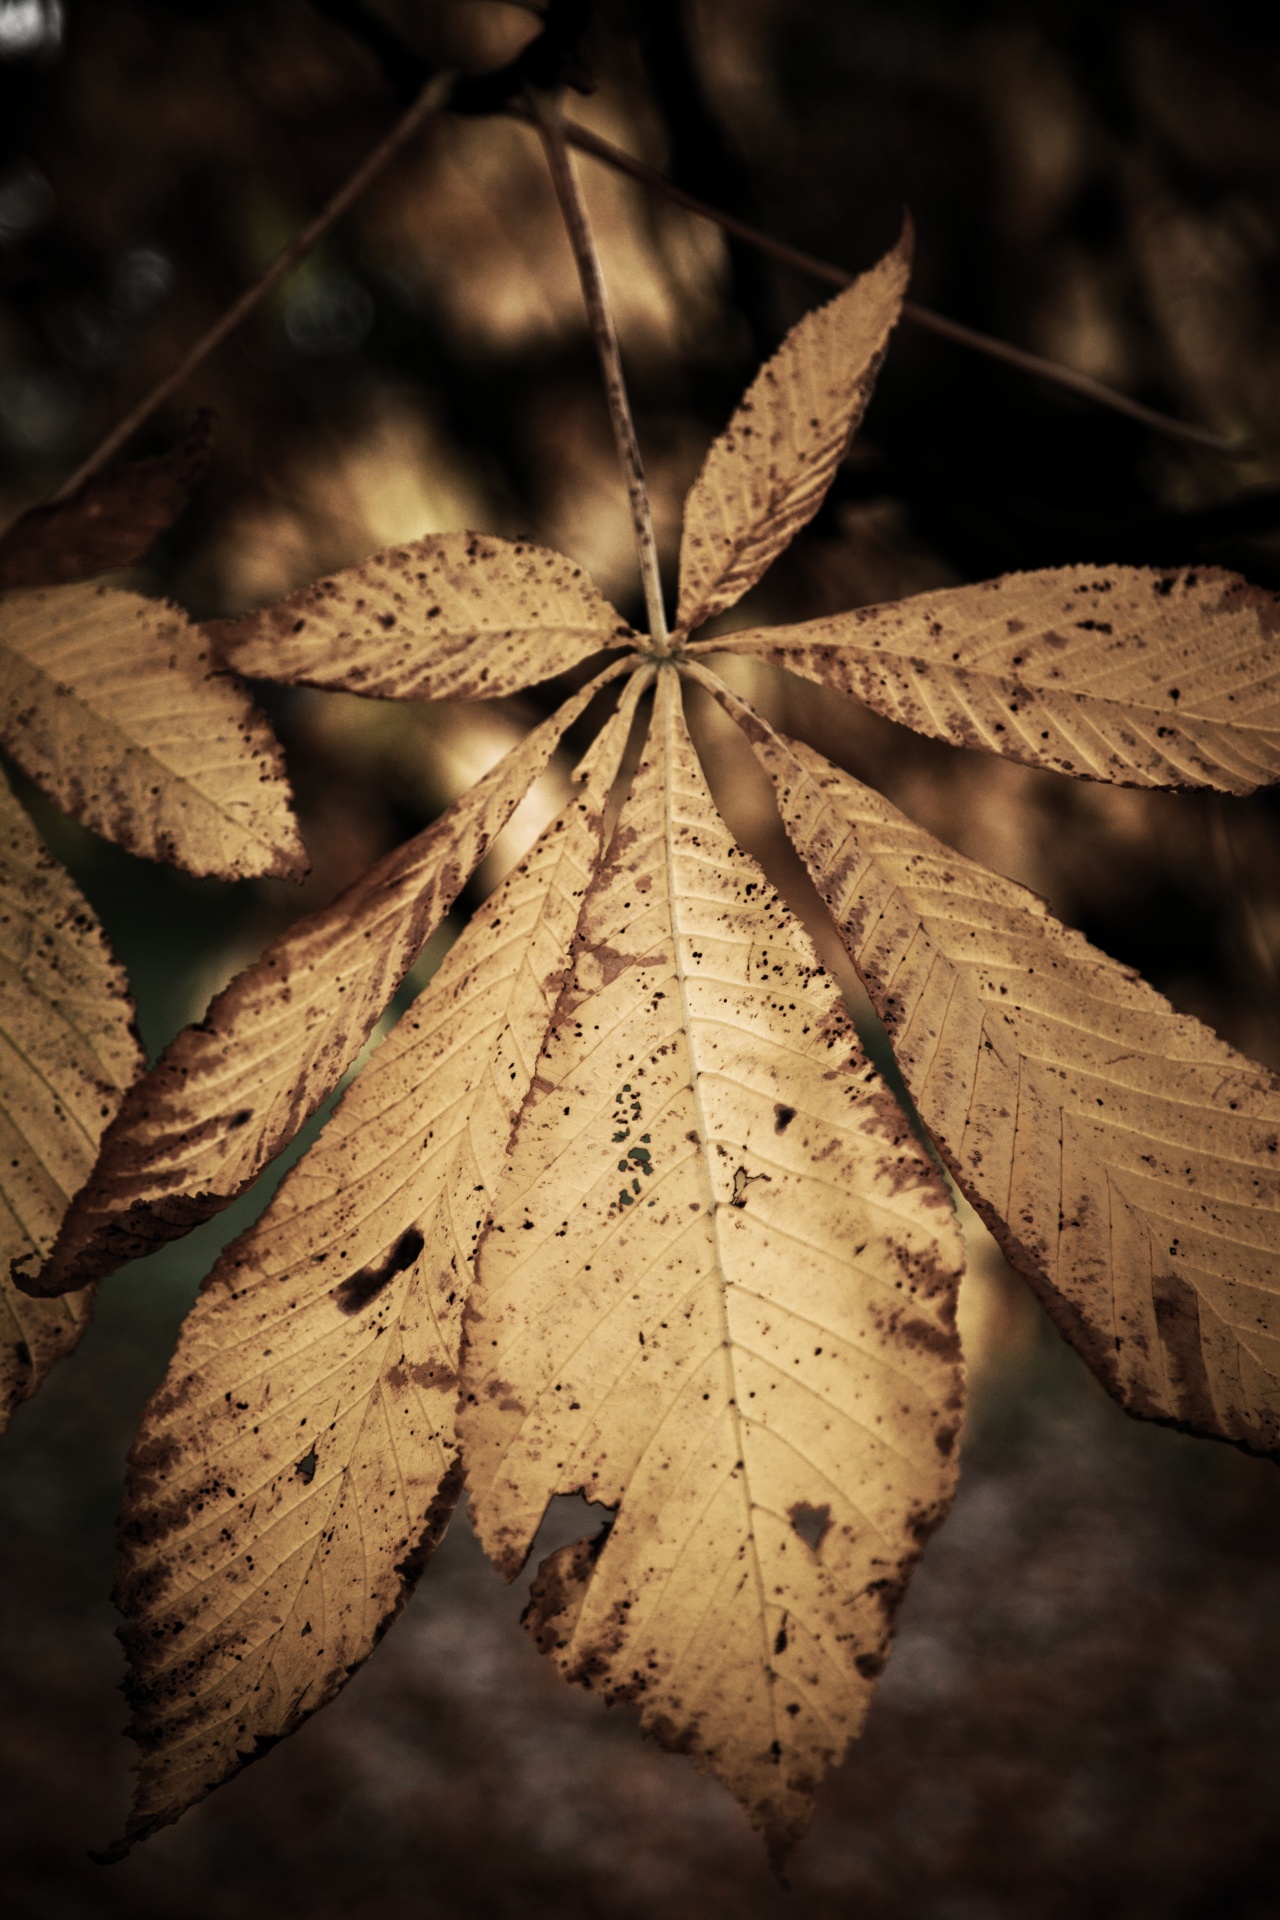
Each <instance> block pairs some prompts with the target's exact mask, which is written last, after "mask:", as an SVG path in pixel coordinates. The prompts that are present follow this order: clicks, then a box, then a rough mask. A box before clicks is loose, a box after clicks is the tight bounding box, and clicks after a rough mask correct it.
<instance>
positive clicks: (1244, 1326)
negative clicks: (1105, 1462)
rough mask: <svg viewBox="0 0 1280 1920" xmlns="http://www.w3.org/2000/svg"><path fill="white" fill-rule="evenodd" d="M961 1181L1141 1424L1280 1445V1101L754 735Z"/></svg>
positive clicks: (1267, 1086) (1245, 1066)
mask: <svg viewBox="0 0 1280 1920" xmlns="http://www.w3.org/2000/svg"><path fill="white" fill-rule="evenodd" d="M752 731H753V732H754V735H755V743H756V748H757V751H758V753H759V754H760V757H761V759H762V760H763V762H764V764H765V766H766V767H767V768H768V769H769V772H770V773H771V774H772V775H773V778H774V783H775V786H776V788H777V792H778V798H779V803H780V805H781V809H782V816H783V819H784V821H785V822H786V825H787V830H788V832H789V833H790V835H791V838H792V839H793V841H794V842H795V845H796V847H797V848H798V850H799V852H800V854H801V856H802V858H803V859H804V861H805V864H806V866H807V867H808V868H809V871H810V873H811V874H812V875H813V878H814V880H815V882H816V883H817V885H818V888H819V890H820V891H821V892H822V894H823V896H824V898H825V899H826V901H827V904H828V906H829V907H830V908H831V912H832V914H833V916H834V918H835V921H836V924H837V926H838V927H839V928H840V931H841V933H842V935H843V936H844V940H845V944H846V945H847V947H848V949H849V952H850V954H851V955H852V957H853V960H854V962H855V964H856V966H857V968H858V971H859V973H861V975H862V977H863V979H864V980H865V982H866V985H867V990H868V992H869V993H870V995H871V998H872V1000H873V1002H874V1003H875V1007H876V1011H877V1012H878V1013H879V1015H880V1017H881V1019H882V1020H883V1021H884V1023H885V1025H886V1027H887V1028H888V1030H889V1034H890V1037H891V1039H892V1041H893V1046H894V1052H895V1053H896V1055H897V1058H898V1063H899V1065H900V1066H901V1068H902V1072H903V1077H904V1078H905V1080H906V1083H907V1085H908V1087H909V1088H910V1090H911V1094H912V1097H913V1098H914V1100H915V1102H916V1104H917V1106H918V1107H919V1109H920V1112H921V1114H922V1116H923V1118H924V1120H925V1123H926V1124H927V1126H928V1127H929V1130H930V1132H931V1133H932V1134H933V1136H934V1138H935V1139H936V1140H937V1141H938V1143H939V1145H940V1147H941V1148H942V1150H943V1153H944V1154H945V1156H946V1158H947V1160H948V1162H949V1163H950V1165H951V1167H952V1170H953V1172H954V1173H955V1176H956V1179H957V1180H958V1181H959V1183H960V1185H961V1186H962V1187H963V1188H964V1190H965V1192H966V1193H967V1194H968V1195H969V1197H970V1198H971V1199H972V1201H973V1202H974V1204H975V1205H976V1206H977V1207H978V1208H979V1210H980V1211H981V1212H982V1214H983V1217H984V1218H985V1219H986V1221H987V1223H988V1225H989V1226H990V1227H991V1228H992V1230H993V1232H994V1233H995V1234H996V1236H997V1238H998V1239H999V1240H1000V1241H1001V1243H1002V1245H1003V1246H1004V1248H1005V1251H1006V1253H1007V1254H1008V1256H1009V1258H1010V1260H1011V1261H1012V1262H1013V1264H1014V1265H1015V1266H1017V1267H1019V1268H1020V1269H1021V1271H1022V1272H1023V1273H1025V1274H1026V1275H1027V1276H1028V1277H1029V1278H1030V1279H1031V1280H1032V1282H1033V1283H1034V1285H1035V1287H1036V1289H1037V1291H1038V1293H1039V1294H1040V1296H1041V1298H1042V1299H1043V1300H1044V1302H1045V1304H1046V1306H1047V1307H1048V1309H1049V1311H1050V1312H1051V1313H1052V1314H1053V1316H1054V1318H1055V1319H1056V1320H1057V1322H1058V1324H1059V1326H1060V1327H1061V1328H1062V1330H1063V1332H1064V1333H1065V1334H1066V1336H1067V1338H1068V1339H1069V1340H1070V1341H1071V1342H1072V1343H1073V1345H1075V1346H1076V1347H1078V1348H1079V1349H1080V1351H1081V1353H1082V1354H1083V1355H1084V1357H1085V1359H1086V1360H1087V1361H1088V1362H1089V1364H1090V1366H1091V1367H1092V1368H1093V1369H1094V1371H1095V1372H1096V1373H1097V1374H1098V1376H1099V1377H1100V1379H1102V1381H1103V1382H1104V1384H1105V1385H1106V1386H1107V1387H1108V1388H1109V1389H1110V1390H1111V1392H1112V1393H1114V1394H1115V1396H1116V1397H1117V1399H1119V1400H1120V1401H1121V1402H1122V1404H1123V1405H1124V1406H1126V1407H1127V1408H1128V1409H1129V1411H1130V1412H1132V1413H1136V1414H1141V1415H1143V1416H1145V1417H1147V1418H1150V1419H1156V1420H1165V1421H1174V1422H1176V1423H1177V1424H1179V1425H1183V1426H1187V1427H1189V1428H1191V1429H1193V1430H1194V1431H1195V1432H1197V1433H1205V1434H1212V1435H1216V1436H1218V1437H1220V1438H1222V1439H1226V1440H1234V1441H1237V1442H1239V1443H1240V1444H1241V1445H1243V1446H1246V1447H1249V1448H1251V1449H1255V1450H1259V1451H1264V1452H1270V1451H1274V1450H1275V1449H1276V1448H1277V1447H1280V1273H1278V1271H1277V1247H1278V1246H1280V1082H1278V1081H1277V1079H1276V1077H1275V1076H1274V1075H1273V1074H1270V1073H1268V1072H1266V1071H1265V1069H1264V1068H1262V1067H1260V1066H1258V1065H1256V1064H1255V1063H1254V1062H1253V1061H1251V1060H1246V1059H1245V1058H1244V1057H1243V1056H1242V1055H1240V1054H1238V1053H1236V1052H1234V1051H1233V1050H1232V1049H1231V1048H1230V1047H1228V1046H1226V1045H1225V1044H1224V1043H1223V1042H1222V1041H1221V1040H1219V1039H1218V1038H1217V1037H1216V1036H1215V1035H1214V1034H1212V1033H1211V1032H1210V1031H1209V1030H1208V1028H1206V1027H1203V1026H1201V1025H1200V1023H1199V1021H1197V1020H1191V1019H1188V1018H1187V1017H1186V1016H1185V1015H1183V1014H1178V1013H1175V1012H1174V1011H1173V1009H1172V1007H1170V1005H1169V1003H1168V1001H1166V1000H1164V999H1162V998H1161V996H1160V995H1159V994H1158V993H1156V992H1155V991H1154V989H1153V988H1151V987H1149V986H1147V985H1146V983H1145V982H1144V981H1143V980H1141V979H1140V978H1139V977H1138V975H1137V974H1135V973H1133V972H1131V971H1130V969H1129V968H1127V967H1122V966H1119V965H1118V964H1117V963H1116V962H1115V961H1114V960H1110V959H1108V958H1107V956H1106V955H1105V954H1103V953H1099V952H1098V951H1097V949H1096V948H1094V947H1091V946H1090V945H1089V943H1088V941H1087V940H1085V939H1083V938H1082V936H1081V935H1080V934H1078V933H1074V932H1072V931H1071V930H1070V929H1069V928H1067V927H1064V926H1062V925H1061V924H1060V923H1059V922H1058V921H1057V920H1055V919H1054V918H1053V916H1052V915H1051V914H1050V913H1049V911H1048V910H1047V908H1046V907H1045V906H1044V904H1043V902H1042V901H1040V900H1038V899H1037V898H1036V897H1035V895H1034V894H1031V893H1028V892H1027V891H1026V889H1025V888H1023V887H1019V886H1015V885H1014V884H1013V882H1012V881H1009V880H1004V879H1001V878H1000V877H999V876H998V875H996V874H993V873H991V872H989V871H988V870H987V869H986V868H985V867H982V866H979V865H978V863H977V862H976V861H973V860H966V859H962V858H961V856H960V855H959V854H957V853H953V852H952V850H951V849H950V848H949V847H945V846H943V845H942V844H941V843H940V842H939V841H937V840H935V839H933V838H932V837H931V835H929V834H927V833H924V832H922V831H921V829H920V828H919V827H916V826H913V825H912V823H911V822H910V821H909V820H906V819H904V818H903V816H902V815H901V814H900V813H898V812H896V810H895V809H894V808H893V807H891V806H890V805H889V803H888V801H887V800H884V799H882V798H881V796H880V795H879V794H876V793H873V792H872V791H871V790H870V788H868V787H864V786H862V785H861V784H860V783H859V782H858V781H856V780H854V779H853V778H852V776H851V775H849V774H845V773H840V772H838V771H837V770H836V769H835V768H834V767H832V766H830V765H829V764H828V763H827V762H826V761H825V760H823V758H822V757H821V755H820V754H817V753H815V752H814V751H813V750H812V748H810V747H806V746H802V745H799V744H797V743H795V742H791V741H784V740H782V739H781V738H780V737H779V736H776V735H774V736H772V737H769V736H768V734H767V733H766V732H765V731H764V730H763V729H762V727H761V725H760V723H759V722H756V723H755V726H754V728H753V729H752Z"/></svg>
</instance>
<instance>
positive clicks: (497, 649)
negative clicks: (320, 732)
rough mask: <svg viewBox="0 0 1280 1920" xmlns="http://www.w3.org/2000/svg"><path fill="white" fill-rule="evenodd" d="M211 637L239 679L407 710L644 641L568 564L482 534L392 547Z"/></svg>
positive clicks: (524, 543)
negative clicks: (343, 694) (336, 691)
mask: <svg viewBox="0 0 1280 1920" xmlns="http://www.w3.org/2000/svg"><path fill="white" fill-rule="evenodd" d="M214 632H215V637H216V639H217V643H218V645H219V647H220V648H221V649H222V651H223V652H224V654H225V655H226V658H227V659H228V660H230V662H231V664H232V665H233V666H234V667H237V668H238V669H239V670H240V672H242V673H247V674H258V675H264V676H266V677H268V678H270V679H272V680H287V681H289V682H302V683H304V684H305V685H308V686H313V687H344V688H346V689H347V691H348V692H350V693H374V694H381V695H383V696H384V697H388V698H393V699H398V700H489V699H496V698H497V697H498V696H499V695H501V694H508V693H515V692H517V691H518V690H519V689H520V688H521V687H528V686H531V685H533V684H534V683H536V682H537V681H539V680H550V679H553V678H554V677H555V675H557V674H560V673H565V672H567V671H568V669H569V668H570V667H575V666H577V665H578V664H579V663H580V662H581V661H583V660H586V659H587V658H588V657H589V656H590V655H591V654H593V653H598V652H599V651H600V650H601V649H602V648H606V647H623V646H629V645H631V644H632V643H633V642H634V640H635V638H636V636H635V635H634V634H633V633H632V631H631V629H630V627H629V626H628V625H627V623H626V621H625V620H623V619H622V618H621V616H620V615H619V614H618V613H617V612H616V610H615V609H614V608H613V607H611V606H610V605H609V602H608V601H607V600H606V599H604V598H603V596H602V595H601V594H600V593H598V592H597V591H596V589H595V587H594V586H593V585H592V584H591V582H590V580H588V578H587V576H586V575H585V574H584V572H583V570H582V568H581V567H578V566H575V565H574V563H573V561H572V560H566V559H565V557H564V555H563V554H559V553H553V552H551V551H550V549H549V548H547V547H539V546H536V545H535V544H534V543H533V542H532V541H528V540H501V539H498V538H497V536H496V535H493V534H485V533H441V534H432V535H430V536H429V537H428V538H426V539H424V540H416V541H413V542H412V543H411V544H410V545H408V546H404V547H391V548H388V549H387V551H386V552H384V553H378V554H375V555H374V556H373V558H372V559H371V560H366V561H364V562H363V563H362V565H360V566H358V567H348V568H347V570H346V572H345V573H339V574H336V575H335V576H334V577H333V578H331V579H328V580H318V581H317V582H316V584H315V585H314V586H311V587H304V588H303V589H302V591H301V592H300V593H295V594H292V595H291V596H290V597H289V598H288V599H287V600H283V601H281V602H280V604H279V605H278V606H274V607H267V608H264V609H263V610H262V611H261V612H260V613H251V614H247V615H246V616H245V617H244V618H243V619H242V620H237V621H226V622H220V623H217V624H216V626H215V628H214Z"/></svg>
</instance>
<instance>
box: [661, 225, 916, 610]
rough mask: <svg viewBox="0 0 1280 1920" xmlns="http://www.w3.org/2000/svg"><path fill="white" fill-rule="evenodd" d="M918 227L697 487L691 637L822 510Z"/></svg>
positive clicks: (692, 518) (793, 356)
mask: <svg viewBox="0 0 1280 1920" xmlns="http://www.w3.org/2000/svg"><path fill="white" fill-rule="evenodd" d="M911 249H912V234H911V228H910V226H909V225H908V226H907V227H906V228H905V229H904V231H903V234H902V238H901V239H900V240H899V242H898V244H897V246H896V247H894V249H893V251H892V252H891V253H887V254H886V255H885V257H884V259H883V260H881V261H880V262H879V263H878V264H877V265H876V266H874V267H872V268H871V269H870V271H869V272H867V273H864V274H862V275H860V277H859V278H858V279H857V280H855V281H854V283H853V285H852V286H851V287H848V288H846V289H845V291H844V292H843V293H840V294H837V295H836V298H835V299H834V300H830V301H828V302H827V304H826V306H824V307H818V308H816V309H815V310H814V311H813V312H812V313H807V314H806V315H805V316H804V318H803V320H800V321H798V322H797V324H796V325H795V326H794V327H793V328H792V329H791V332H790V333H789V334H788V335H787V337H786V339H785V340H784V341H783V343H782V345H781V346H780V347H779V349H778V351H777V352H776V353H775V354H774V356H773V358H772V359H771V360H768V361H766V363H765V365H764V366H763V367H761V369H760V371H759V373H758V374H757V375H756V377H755V379H754V380H753V381H752V383H751V385H750V386H749V387H748V389H747V391H746V393H745V394H744V395H743V397H742V399H741V401H740V402H739V404H738V407H737V410H736V412H735V413H734V416H733V418H732V419H731V420H730V422H729V424H728V426H727V427H726V428H725V430H724V432H723V433H722V434H721V435H720V437H719V439H718V440H716V441H715V442H714V444H713V446H712V448H711V451H710V452H709V453H708V455H707V457H706V460H705V462H704V463H703V467H702V471H701V473H700V474H699V475H698V477H697V479H696V480H695V481H694V483H693V486H692V487H691V488H690V489H689V497H688V499H687V500H686V502H685V509H684V532H683V534H682V536H681V541H680V600H679V605H678V607H677V610H676V624H677V627H678V629H679V631H680V632H682V633H683V632H688V631H690V630H691V629H692V628H694V627H698V626H701V625H702V623H703V621H704V620H709V619H710V618H711V617H712V615H713V614H716V613H721V612H723V610H724V609H725V608H726V607H731V606H732V605H733V604H734V602H735V601H736V600H740V599H741V598H742V596H743V594H744V593H745V592H746V591H747V589H748V588H749V587H753V586H754V585H755V583H756V581H757V580H759V579H760V577H761V575H762V574H763V573H764V572H765V569H766V568H767V567H769V566H770V565H771V564H772V563H773V561H774V560H776V559H777V557H778V555H779V554H780V553H781V552H782V550H783V548H784V547H786V546H787V545H788V544H789V543H790V541H791V539H792V538H793V536H794V535H795V534H796V533H798V531H799V530H800V528H801V527H803V526H804V525H805V524H806V523H807V522H808V521H810V520H811V519H812V518H813V516H814V514H815V513H816V512H817V511H818V508H819V507H820V506H821V504H822V500H823V496H824V495H825V494H826V491H827V488H828V487H829V486H830V485H831V481H832V479H833V478H834V475H835V471H836V468H837V467H838V466H839V464H840V461H841V460H842V459H843V457H844V453H845V449H846V447H847V446H848V444H849V438H850V435H851V434H852V433H853V432H854V431H855V429H856V428H857V425H858V423H859V421H860V420H861V418H862V415H863V413H864V412H865V410H866V405H867V401H868V400H869V399H870V398H871V389H872V388H873V386H874V385H875V380H876V375H877V373H878V372H879V371H880V363H881V361H882V360H883V358H884V352H885V348H886V346H887V345H888V342H889V335H890V334H891V333H892V331H893V328H894V326H895V324H896V323H897V319H898V315H899V313H900V312H901V310H902V298H903V294H904V293H905V292H906V286H907V277H908V274H909V272H910V268H911Z"/></svg>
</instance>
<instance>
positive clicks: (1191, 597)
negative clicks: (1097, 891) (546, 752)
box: [699, 567, 1280, 793]
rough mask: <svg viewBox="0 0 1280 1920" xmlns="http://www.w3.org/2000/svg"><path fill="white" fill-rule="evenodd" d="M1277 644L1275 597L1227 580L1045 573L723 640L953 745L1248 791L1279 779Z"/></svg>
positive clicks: (1084, 771)
mask: <svg viewBox="0 0 1280 1920" xmlns="http://www.w3.org/2000/svg"><path fill="white" fill-rule="evenodd" d="M1278 639H1280V599H1277V597H1276V595H1274V594H1271V593H1266V592H1264V591H1262V589H1261V588H1258V587H1252V586H1250V585H1249V583H1248V582H1247V581H1245V580H1241V579H1240V578H1239V577H1238V576H1237V575H1236V574H1231V573H1221V572H1218V571H1217V570H1216V569H1214V568H1207V569H1206V568H1203V567H1202V568H1199V569H1197V570H1195V571H1184V572H1168V571H1166V572H1159V571H1156V570H1154V569H1152V568H1149V567H1051V568H1046V569H1044V570H1043V571H1042V572H1039V573H1013V574H1007V575H1005V576H1004V577H1003V578H1002V579H999V580H986V581H983V582H982V583H981V584H980V585H977V586H965V587H944V588H942V589H941V590H940V591H938V592H936V593H922V594H917V595H916V596H915V597H914V598H912V599H909V600H900V601H897V602H895V603H893V604H892V605H888V606H881V607H861V608H857V609H855V610H854V611H853V612H851V613H841V614H837V615H835V617H834V618H831V619H824V620H810V621H807V622H806V623H805V624H804V625H801V626H794V627H780V628H777V629H775V630H773V631H771V632H770V631H759V632H752V633H735V634H734V635H733V638H732V642H731V643H730V644H731V645H732V647H733V650H734V652H736V653H747V654H755V655H757V656H762V657H763V658H765V659H768V660H775V661H777V662H778V663H779V664H780V665H781V666H784V667H789V668H790V669H791V671H792V672H793V673H799V674H803V675H805V677H806V678H807V679H810V680H816V681H818V682H819V683H820V684H822V685H824V686H829V687H838V688H839V689H840V690H841V692H843V693H852V694H856V695H857V696H858V698H859V699H861V700H863V701H865V702H866V704H867V705H868V706H869V707H874V709H875V710H876V712H877V713H883V714H885V715H887V716H888V718H889V719H891V720H898V721H901V722H902V724H903V725H904V726H908V727H912V728H914V729H915V731H916V732H917V733H925V734H929V735H931V736H932V737H933V738H934V739H937V740H948V741H950V742H951V744H952V745H953V746H960V747H980V748H982V749H984V750H985V751H986V752H988V753H1000V754H1004V755H1005V756H1006V757H1007V758H1009V759H1012V760H1020V761H1021V762H1022V763H1023V764H1024V765H1025V766H1032V767H1051V768H1053V769H1054V770H1055V771H1056V772H1059V773H1069V774H1074V775H1076V776H1078V777H1084V778H1087V779H1091V780H1109V781H1115V782H1118V783H1120V784H1123V785H1127V786H1137V787H1206V786H1207V787H1217V788H1219V789H1221V790H1222V791H1223V792H1226V793H1251V792H1252V791H1253V790H1254V788H1255V787H1259V786H1263V785H1266V784H1267V783H1269V782H1271V781H1273V780H1276V779H1280V645H1278V644H1277V642H1278ZM715 644H716V643H715V642H714V641H710V642H700V643H699V648H701V647H703V646H714V645H715ZM720 644H722V645H723V644H724V643H723V642H722V643H720Z"/></svg>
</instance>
